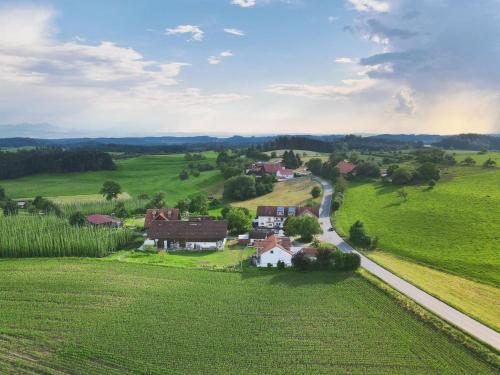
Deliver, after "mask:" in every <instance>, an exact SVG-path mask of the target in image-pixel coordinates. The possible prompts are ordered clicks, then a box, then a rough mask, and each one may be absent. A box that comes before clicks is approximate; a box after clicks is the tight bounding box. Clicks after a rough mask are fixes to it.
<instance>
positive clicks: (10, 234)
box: [0, 216, 131, 258]
mask: <svg viewBox="0 0 500 375" xmlns="http://www.w3.org/2000/svg"><path fill="white" fill-rule="evenodd" d="M130 238H131V234H130V232H129V231H128V230H125V229H112V228H96V227H72V226H71V225H69V224H68V222H67V221H66V220H64V219H61V218H58V217H54V216H8V217H0V257H13V258H14V257H65V256H76V257H78V256H85V257H102V256H105V255H107V254H109V253H110V252H113V251H115V250H117V249H118V248H119V247H120V246H123V245H124V244H126V243H127V242H128V241H129V240H130Z"/></svg>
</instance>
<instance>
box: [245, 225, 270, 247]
mask: <svg viewBox="0 0 500 375" xmlns="http://www.w3.org/2000/svg"><path fill="white" fill-rule="evenodd" d="M273 234H275V233H274V230H273V229H265V228H255V229H252V230H251V231H250V232H248V233H245V234H240V235H239V236H238V243H239V244H240V245H250V246H252V245H253V244H254V243H255V241H261V240H265V239H266V238H268V237H269V236H272V235H273Z"/></svg>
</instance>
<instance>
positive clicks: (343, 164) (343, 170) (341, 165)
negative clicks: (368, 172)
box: [336, 161, 356, 175]
mask: <svg viewBox="0 0 500 375" xmlns="http://www.w3.org/2000/svg"><path fill="white" fill-rule="evenodd" d="M336 167H337V168H338V169H339V170H340V174H343V175H346V174H349V173H351V172H352V171H353V170H354V169H356V165H354V164H352V163H349V162H347V161H339V162H338V163H337V165H336Z"/></svg>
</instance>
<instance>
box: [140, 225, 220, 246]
mask: <svg viewBox="0 0 500 375" xmlns="http://www.w3.org/2000/svg"><path fill="white" fill-rule="evenodd" d="M147 235H148V238H149V239H150V240H154V241H155V243H156V246H157V248H158V249H171V250H178V249H186V250H223V249H224V246H225V244H226V236H227V221H225V220H213V219H201V218H194V219H193V218H192V219H190V220H153V221H152V222H151V223H150V225H149V227H148V229H147Z"/></svg>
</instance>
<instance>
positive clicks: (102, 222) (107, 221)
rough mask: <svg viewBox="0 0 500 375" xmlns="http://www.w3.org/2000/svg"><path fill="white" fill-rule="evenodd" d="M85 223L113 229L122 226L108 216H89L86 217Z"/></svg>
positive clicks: (119, 222) (118, 221)
mask: <svg viewBox="0 0 500 375" xmlns="http://www.w3.org/2000/svg"><path fill="white" fill-rule="evenodd" d="M87 223H89V224H90V225H95V226H104V227H114V228H118V227H121V226H122V224H123V223H122V222H121V221H120V220H118V219H115V218H114V217H112V216H109V215H89V216H87Z"/></svg>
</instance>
